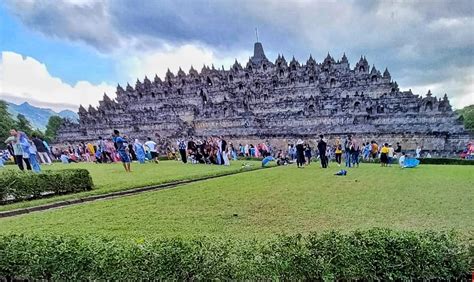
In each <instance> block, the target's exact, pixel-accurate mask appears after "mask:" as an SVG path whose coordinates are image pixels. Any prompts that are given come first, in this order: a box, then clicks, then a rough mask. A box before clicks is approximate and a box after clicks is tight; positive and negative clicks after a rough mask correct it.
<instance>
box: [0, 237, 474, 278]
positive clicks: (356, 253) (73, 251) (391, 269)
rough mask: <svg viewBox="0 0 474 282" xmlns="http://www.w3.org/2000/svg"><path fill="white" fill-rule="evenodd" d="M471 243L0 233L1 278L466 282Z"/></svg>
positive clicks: (422, 239)
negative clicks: (149, 238) (129, 238)
mask: <svg viewBox="0 0 474 282" xmlns="http://www.w3.org/2000/svg"><path fill="white" fill-rule="evenodd" d="M468 253H469V250H468V245H466V243H463V242H462V241H460V239H458V238H457V237H456V236H455V235H454V234H451V233H434V232H407V231H392V230H387V229H372V230H367V231H356V232H354V233H351V234H343V233H340V232H329V233H324V234H310V235H308V236H301V235H294V236H281V237H278V238H275V239H269V240H265V241H258V240H237V239H229V238H227V239H222V238H197V239H181V238H170V239H159V240H154V241H146V240H137V241H134V242H130V241H124V240H121V239H107V238H96V237H70V236H51V235H49V236H46V235H44V236H38V235H36V236H34V235H32V236H27V235H3V236H0V280H2V279H3V280H5V279H6V280H9V279H31V280H43V279H48V280H162V279H163V280H164V279H166V280H211V279H212V280H217V279H219V280H235V279H239V280H243V279H255V280H270V279H271V280H322V279H324V280H425V279H430V280H431V279H441V280H449V279H451V280H453V279H467V278H469V277H470V276H469V275H470V262H469V259H470V258H469V254H468Z"/></svg>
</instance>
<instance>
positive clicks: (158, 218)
mask: <svg viewBox="0 0 474 282" xmlns="http://www.w3.org/2000/svg"><path fill="white" fill-rule="evenodd" d="M337 170H338V168H336V167H334V165H333V166H332V167H331V168H329V169H327V170H322V169H320V168H319V166H316V165H312V166H310V167H306V168H304V169H297V168H296V167H294V166H288V167H278V168H274V169H268V170H258V171H253V172H249V173H245V174H237V175H232V176H226V177H223V178H219V179H212V180H206V181H202V182H197V183H192V184H187V185H183V186H180V187H178V188H174V189H170V190H163V191H157V192H148V193H144V194H140V195H135V196H129V197H123V198H119V199H113V200H106V201H98V202H93V203H88V204H83V205H77V206H71V207H67V208H62V209H57V210H50V211H46V212H39V213H33V214H29V215H24V216H19V217H13V218H5V219H0V227H1V228H0V229H1V230H0V232H1V233H56V234H68V233H69V234H90V235H105V236H120V237H126V238H148V237H161V236H165V237H167V236H182V237H193V236H204V235H210V236H225V237H237V238H248V237H268V236H272V235H274V234H293V233H303V234H304V233H308V232H310V231H316V232H319V231H325V230H332V229H336V230H343V231H350V230H354V229H367V228H371V227H388V228H394V229H399V230H451V229H454V230H456V231H458V232H460V233H461V234H462V235H463V237H464V236H465V237H467V238H472V235H473V233H474V232H473V231H474V221H473V220H472V218H473V215H474V209H473V204H472V203H473V195H474V191H473V186H472V183H473V180H474V174H473V172H474V170H473V168H472V167H469V166H436V165H431V166H430V165H424V166H420V167H418V168H415V169H400V168H398V167H391V168H381V167H379V166H378V165H373V164H364V165H362V166H361V167H360V168H353V169H350V170H349V173H348V175H347V176H335V175H333V174H334V173H335V172H336V171H337Z"/></svg>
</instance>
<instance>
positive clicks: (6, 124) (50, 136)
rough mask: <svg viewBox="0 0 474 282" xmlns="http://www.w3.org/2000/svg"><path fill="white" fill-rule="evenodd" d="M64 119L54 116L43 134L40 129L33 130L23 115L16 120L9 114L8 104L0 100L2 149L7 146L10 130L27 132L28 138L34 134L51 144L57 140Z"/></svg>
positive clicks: (0, 143)
mask: <svg viewBox="0 0 474 282" xmlns="http://www.w3.org/2000/svg"><path fill="white" fill-rule="evenodd" d="M61 123H62V118H61V117H59V116H52V117H50V118H49V120H48V124H47V125H46V130H45V131H44V132H43V131H41V130H39V129H33V128H32V126H31V123H30V121H29V120H28V119H26V117H25V116H24V115H22V114H18V115H17V116H16V119H15V118H14V117H13V116H12V115H11V114H10V113H9V112H8V104H7V102H5V101H3V100H0V148H2V149H3V148H5V147H6V144H5V143H4V142H3V141H4V140H6V139H7V138H8V136H10V129H12V128H15V129H17V130H20V131H23V132H25V133H26V134H27V135H28V136H31V135H33V134H35V135H37V136H38V137H40V138H42V139H44V140H46V142H48V143H50V142H52V141H53V140H54V138H56V135H57V132H58V129H59V127H60V126H61Z"/></svg>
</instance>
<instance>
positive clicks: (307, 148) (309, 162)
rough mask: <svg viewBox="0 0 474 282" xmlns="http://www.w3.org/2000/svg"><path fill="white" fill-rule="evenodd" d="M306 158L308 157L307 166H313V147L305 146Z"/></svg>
mask: <svg viewBox="0 0 474 282" xmlns="http://www.w3.org/2000/svg"><path fill="white" fill-rule="evenodd" d="M304 156H305V157H306V164H307V165H310V164H311V157H312V155H311V147H310V146H309V144H305V146H304Z"/></svg>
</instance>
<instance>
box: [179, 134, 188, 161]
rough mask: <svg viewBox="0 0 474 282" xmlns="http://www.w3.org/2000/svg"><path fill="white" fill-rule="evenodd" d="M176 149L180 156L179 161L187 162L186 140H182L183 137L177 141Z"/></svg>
mask: <svg viewBox="0 0 474 282" xmlns="http://www.w3.org/2000/svg"><path fill="white" fill-rule="evenodd" d="M178 149H179V155H180V156H181V161H182V162H183V163H187V162H188V159H187V157H186V142H184V139H181V140H179V141H178Z"/></svg>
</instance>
